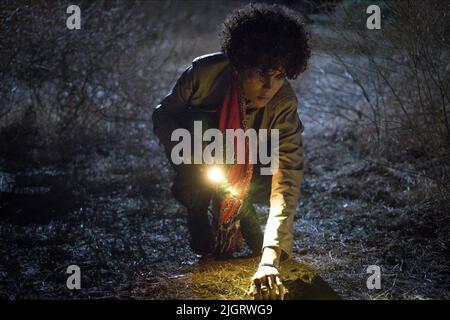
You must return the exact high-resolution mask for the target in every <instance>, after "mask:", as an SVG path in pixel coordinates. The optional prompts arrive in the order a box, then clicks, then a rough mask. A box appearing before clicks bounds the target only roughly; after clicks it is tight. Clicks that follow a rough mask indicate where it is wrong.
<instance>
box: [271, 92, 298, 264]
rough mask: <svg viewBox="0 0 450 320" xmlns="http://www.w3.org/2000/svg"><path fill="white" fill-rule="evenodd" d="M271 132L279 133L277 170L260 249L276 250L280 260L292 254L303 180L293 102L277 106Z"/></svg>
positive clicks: (273, 179) (273, 180)
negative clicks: (295, 219) (294, 223)
mask: <svg viewBox="0 0 450 320" xmlns="http://www.w3.org/2000/svg"><path fill="white" fill-rule="evenodd" d="M277 108H280V109H281V110H280V112H279V113H278V114H277V115H276V116H275V120H274V125H273V126H272V129H278V130H279V152H278V155H279V169H278V170H277V171H276V173H274V174H273V176H272V190H271V195H270V213H269V218H268V220H267V225H266V231H265V234H264V243H263V247H280V248H281V252H282V254H281V260H286V259H287V258H290V257H291V255H292V247H293V219H294V215H295V212H296V209H297V202H298V198H299V195H300V185H301V181H302V178H303V164H304V157H303V144H302V137H301V133H302V132H303V125H302V122H301V121H300V118H299V116H298V113H297V101H296V100H293V99H291V100H289V102H287V105H285V106H283V107H282V108H281V106H277Z"/></svg>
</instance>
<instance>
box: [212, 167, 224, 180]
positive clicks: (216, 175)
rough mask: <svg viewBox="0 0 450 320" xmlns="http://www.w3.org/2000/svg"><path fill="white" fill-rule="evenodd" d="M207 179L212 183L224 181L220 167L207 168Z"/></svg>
mask: <svg viewBox="0 0 450 320" xmlns="http://www.w3.org/2000/svg"><path fill="white" fill-rule="evenodd" d="M208 179H209V180H210V181H212V182H214V183H220V182H223V181H225V175H224V173H223V171H222V170H221V169H220V168H218V167H214V168H211V169H209V170H208Z"/></svg>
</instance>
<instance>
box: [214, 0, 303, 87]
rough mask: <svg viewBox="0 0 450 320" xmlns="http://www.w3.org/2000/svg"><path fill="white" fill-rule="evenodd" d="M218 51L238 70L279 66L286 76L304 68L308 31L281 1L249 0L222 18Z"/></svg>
mask: <svg viewBox="0 0 450 320" xmlns="http://www.w3.org/2000/svg"><path fill="white" fill-rule="evenodd" d="M220 38H221V46H222V51H223V52H224V53H225V54H226V55H227V56H228V58H229V59H230V62H231V64H232V65H233V66H234V67H235V68H236V69H237V70H239V71H244V70H259V71H262V72H265V71H268V70H275V69H278V68H282V69H283V70H284V72H285V75H286V77H287V78H289V79H295V78H297V76H298V75H299V74H300V73H302V72H303V71H305V69H306V66H307V64H308V59H309V57H310V56H311V50H310V47H309V44H308V41H309V39H310V35H309V33H308V32H306V31H305V28H304V25H303V22H302V20H301V18H300V16H299V15H298V14H296V13H295V11H293V10H291V9H288V8H286V7H284V6H281V5H276V4H273V5H268V4H262V3H251V4H248V5H245V6H244V7H241V8H239V9H237V10H235V11H233V12H232V13H231V14H230V15H229V16H228V17H227V18H226V19H225V21H224V22H223V26H222V31H221V34H220Z"/></svg>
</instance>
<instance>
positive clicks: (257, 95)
mask: <svg viewBox="0 0 450 320" xmlns="http://www.w3.org/2000/svg"><path fill="white" fill-rule="evenodd" d="M285 79H286V77H285V75H284V73H283V72H282V71H281V70H279V69H277V70H269V71H267V72H264V73H262V72H258V71H246V72H243V73H242V74H241V81H242V89H243V91H244V96H245V98H247V99H248V100H251V103H250V104H251V106H252V107H253V108H262V107H264V106H265V105H266V104H267V103H268V102H269V101H270V100H271V99H272V98H273V96H274V95H275V94H276V93H277V92H278V90H280V88H281V87H282V86H283V84H284V81H285Z"/></svg>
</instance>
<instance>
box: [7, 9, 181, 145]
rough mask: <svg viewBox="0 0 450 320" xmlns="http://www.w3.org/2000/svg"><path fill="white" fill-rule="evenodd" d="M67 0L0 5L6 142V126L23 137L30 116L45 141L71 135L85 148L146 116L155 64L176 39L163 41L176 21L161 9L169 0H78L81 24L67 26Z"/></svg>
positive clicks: (169, 54) (67, 140)
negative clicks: (75, 27) (128, 122)
mask: <svg viewBox="0 0 450 320" xmlns="http://www.w3.org/2000/svg"><path fill="white" fill-rule="evenodd" d="M69 4H70V3H66V2H65V1H59V2H56V3H55V2H53V1H44V0H42V1H33V2H29V3H27V4H24V3H20V2H19V3H18V2H16V1H6V2H2V3H1V4H0V25H1V26H2V32H1V35H0V51H1V55H0V130H2V139H0V140H2V141H1V142H2V145H3V146H4V147H5V149H6V148H8V146H9V145H10V144H11V139H10V138H11V134H9V136H8V134H7V133H8V132H10V131H11V130H13V135H14V136H15V137H16V138H17V139H16V141H17V142H18V143H21V142H23V141H24V140H26V139H27V137H26V136H27V133H26V132H25V131H27V130H26V127H25V125H27V126H29V125H30V121H31V120H32V122H33V121H34V122H35V124H36V128H38V129H39V132H40V134H41V136H42V137H44V138H45V140H46V143H47V142H48V144H49V145H53V144H55V143H56V144H59V145H63V146H65V147H66V148H68V147H69V146H70V145H73V144H77V141H78V144H79V145H81V148H84V147H86V146H87V145H86V143H88V142H89V141H90V142H91V143H92V142H93V143H96V142H99V141H98V139H100V137H102V136H103V135H104V134H108V133H110V132H114V133H119V132H118V131H119V130H121V129H123V126H122V124H121V123H123V122H124V121H134V122H136V121H137V122H145V123H148V122H149V121H150V112H151V109H152V108H151V106H152V104H153V103H154V101H155V100H156V98H159V97H161V87H160V86H161V85H162V83H165V82H167V79H165V73H164V72H163V68H162V66H163V65H165V64H166V62H167V61H168V60H170V59H171V58H173V57H174V56H175V55H177V54H178V51H177V48H176V46H177V43H176V41H168V40H169V39H170V36H171V34H172V33H173V30H174V28H173V26H174V24H176V23H177V22H178V21H177V18H173V17H171V16H170V15H168V14H167V13H166V12H170V11H171V10H173V3H172V2H170V1H169V2H160V1H148V2H147V1H132V2H128V1H127V2H125V1H96V2H91V1H81V2H79V3H78V4H79V6H80V8H81V30H69V29H68V28H67V27H66V19H67V17H68V16H69V14H67V13H66V9H67V7H68V6H69ZM166 67H167V66H166ZM165 91H167V90H164V92H165ZM25 122H27V123H25ZM21 123H22V124H23V125H22V126H21V125H20V124H21ZM33 135H34V133H33ZM7 136H8V137H7ZM83 137H84V138H83ZM47 140H48V141H47ZM9 148H10V149H11V146H9ZM86 148H87V147H86ZM79 149H80V148H78V150H74V151H75V152H79V151H80V150H79ZM87 149H88V148H87ZM87 149H86V150H87Z"/></svg>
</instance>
